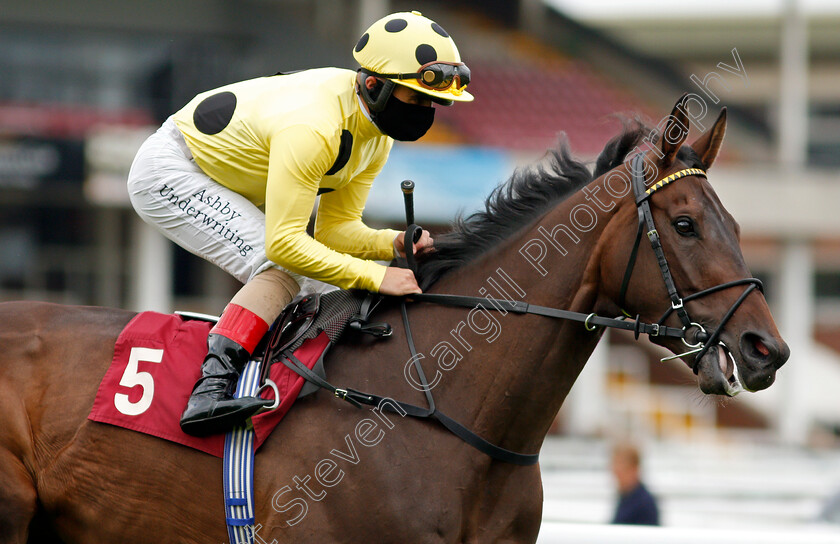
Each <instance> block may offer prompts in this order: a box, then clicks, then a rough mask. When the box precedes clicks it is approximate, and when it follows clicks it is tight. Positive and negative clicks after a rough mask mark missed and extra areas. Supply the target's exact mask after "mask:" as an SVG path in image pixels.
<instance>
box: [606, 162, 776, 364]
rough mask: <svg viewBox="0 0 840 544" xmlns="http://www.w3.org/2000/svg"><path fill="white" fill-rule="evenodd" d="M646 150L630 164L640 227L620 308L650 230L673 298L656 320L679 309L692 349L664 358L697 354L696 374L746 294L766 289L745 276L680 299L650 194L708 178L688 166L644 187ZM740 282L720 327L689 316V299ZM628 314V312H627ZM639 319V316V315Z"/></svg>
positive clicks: (687, 343)
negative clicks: (679, 182) (708, 329)
mask: <svg viewBox="0 0 840 544" xmlns="http://www.w3.org/2000/svg"><path fill="white" fill-rule="evenodd" d="M644 155H645V154H644V153H639V154H638V155H636V156H635V157H633V160H632V161H631V163H630V173H631V175H632V185H633V194H634V195H635V197H636V208H637V211H638V215H639V226H638V230H637V231H636V242H635V244H634V245H633V251H632V252H631V253H630V258H629V260H628V262H627V268H626V269H625V270H624V279H623V281H622V282H621V294H620V295H619V302H618V304H619V308H622V312H623V311H624V310H623V308H624V302H625V298H626V296H627V288H628V286H629V285H630V277H631V276H632V275H633V268H634V267H635V265H636V256H637V254H638V252H639V245H640V242H641V240H642V233H643V232H645V231H646V232H647V237H648V240H649V241H650V247H651V248H652V249H653V253H654V254H655V255H656V261H657V263H658V264H659V271H660V272H661V273H662V279H663V281H664V282H665V289H666V290H667V291H668V297H669V298H670V299H671V307H670V308H669V309H668V310H667V311H666V312H665V313H664V314H662V317H661V318H660V319H659V321H657V323H656V324H657V325H660V326H662V324H663V323H664V322H665V320H666V319H668V317H669V316H670V315H671V314H672V313H674V312H676V314H677V317H678V318H679V320H680V322H681V323H682V325H683V328H682V333H683V334H682V337H681V338H682V341H683V343H684V344H685V345H686V346H687V347H688V348H689V351H686V352H685V353H680V354H679V355H673V356H670V357H665V358H663V359H662V360H663V361H668V360H671V359H678V358H680V357H684V356H686V355H691V354H696V355H695V357H694V364H693V365H692V369H693V370H694V373H695V374H697V371H698V365H699V364H700V359H702V358H703V356H705V355H706V353H708V351H709V349H710V348H711V347H714V346H716V345H717V344H718V342H719V339H720V334H721V332H722V331H723V328H724V326H725V325H726V323H727V322H728V321H729V320H730V319H731V318H732V315H733V314H734V313H735V310H737V309H738V307H739V306H740V305H741V304H742V303H743V302H744V300H746V298H747V296H748V295H749V294H750V293H751V292H752V291H753V290H755V289H758V290H759V291H762V292H763V291H764V286H763V285H762V283H761V280H759V279H758V278H744V279H740V280H734V281H730V282H726V283H721V284H719V285H716V286H714V287H710V288H708V289H704V290H702V291H699V292H697V293H694V294H691V295H688V296H686V297H684V298H681V297H680V296H679V294H678V293H677V288H676V285H675V284H674V278H673V277H672V276H671V270H670V269H669V268H668V260H667V259H666V258H665V251H664V250H663V249H662V243H661V241H660V239H659V232H658V231H657V230H656V225H655V224H654V222H653V213H652V212H651V210H650V197H651V195H653V193H655V192H656V191H658V190H659V189H661V188H663V187H665V186H667V185H668V184H669V183H671V182H673V181H676V180H678V179H680V178H683V177H686V176H702V177H706V172H704V171H703V170H701V169H699V168H686V169H684V170H680V171H679V172H675V173H673V174H671V175H669V176H667V177H665V178H662V179H661V180H659V181H658V182H656V183H654V184H653V185H652V186H651V187H650V188H648V189H646V188H645V169H644V162H645V157H644ZM738 285H746V286H747V288H746V289H745V290H744V292H743V293H741V296H740V297H738V299H737V300H736V301H735V303H734V304H732V306H730V307H729V310H727V312H726V314H724V316H723V318H722V319H721V320H720V323H718V326H717V329H715V331H714V332H713V333H712V334H711V335H710V334H709V333H708V332H706V329H705V328H703V326H702V325H701V324H700V323H698V322H696V321H693V320H692V319H691V317H689V315H688V311H687V310H686V308H685V303H686V302H690V301H692V300H696V299H698V298H701V297H704V296H707V295H711V294H713V293H716V292H718V291H722V290H724V289H728V288H730V287H735V286H738ZM625 313H626V312H625ZM637 319H638V317H637ZM692 328H694V329H697V331H696V333H695V334H694V343H690V342H689V341H688V331H689V330H691V329H692Z"/></svg>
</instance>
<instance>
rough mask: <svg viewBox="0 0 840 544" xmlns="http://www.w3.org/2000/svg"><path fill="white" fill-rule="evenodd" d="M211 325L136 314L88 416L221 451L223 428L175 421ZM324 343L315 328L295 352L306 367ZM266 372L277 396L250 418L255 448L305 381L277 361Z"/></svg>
mask: <svg viewBox="0 0 840 544" xmlns="http://www.w3.org/2000/svg"><path fill="white" fill-rule="evenodd" d="M211 326H212V323H208V322H206V321H197V320H186V319H183V318H181V317H180V316H178V315H170V314H160V313H157V312H142V313H140V314H137V315H136V316H135V317H134V319H132V320H131V321H130V322H129V323H128V325H126V327H125V329H123V331H122V332H121V333H120V336H119V337H118V338H117V343H116V345H115V346H114V358H113V360H112V361H111V365H110V366H109V367H108V370H107V372H105V377H104V378H102V383H100V384H99V390H98V391H97V393H96V399H95V400H94V401H93V409H92V410H91V412H90V415H89V416H88V419H90V420H92V421H99V422H101V423H110V424H111V425H117V426H119V427H124V428H126V429H132V430H134V431H139V432H141V433H146V434H150V435H153V436H157V437H160V438H165V439H166V440H171V441H172V442H177V443H179V444H183V445H185V446H189V447H191V448H195V449H197V450H201V451H203V452H206V453H209V454H211V455H215V456H216V457H222V454H223V449H224V443H225V436H224V434H219V435H216V436H208V437H201V438H199V437H195V436H190V435H188V434H185V433H184V432H182V431H181V427H180V425H179V424H178V422H179V420H180V419H181V413H182V412H183V411H184V408H185V407H186V405H187V399H188V398H189V396H190V393H191V392H192V388H193V385H195V382H196V380H198V378H199V377H201V363H202V362H203V360H204V356H205V355H206V353H207V333H208V332H209V331H210V328H211ZM328 345H329V338H327V335H326V334H325V333H321V334H320V335H318V336H317V337H315V338H312V339H309V340H306V341H305V342H304V343H303V345H301V347H300V348H298V350H296V351H295V356H297V357H298V358H299V359H300V360H301V362H303V364H305V365H306V366H307V367H309V368H312V367H313V366H315V363H316V362H317V361H318V358H319V357H320V356H321V354H322V353H323V352H324V350H325V349H326V348H327V346H328ZM269 375H270V377H271V379H272V380H273V381H274V383H275V384H277V389H278V391H279V392H280V397H281V399H282V400H281V401H280V406H278V408H277V409H276V410H273V411H271V412H265V413H262V414H259V415H257V416H254V417H253V418H252V422H253V425H254V433H255V436H254V438H255V444H254V447H255V448H259V447H260V446H261V445H262V443H263V442H264V441H265V439H266V438H268V435H269V434H271V431H272V430H273V429H274V427H276V426H277V424H278V423H280V420H281V419H283V416H285V415H286V413H287V412H288V411H289V408H291V406H292V404H293V403H294V401H295V399H296V398H297V396H298V394H299V393H300V390H301V388H302V387H303V385H304V381H305V380H304V379H303V378H302V377H300V376H298V375H297V374H296V373H294V372H292V371H291V370H290V369H289V368H288V367H286V365H284V364H282V363H276V364H274V365H272V367H271V371H270V373H269ZM262 397H263V398H265V399H274V392H273V391H272V390H271V389H270V388H266V390H265V391H264V392H263V394H262Z"/></svg>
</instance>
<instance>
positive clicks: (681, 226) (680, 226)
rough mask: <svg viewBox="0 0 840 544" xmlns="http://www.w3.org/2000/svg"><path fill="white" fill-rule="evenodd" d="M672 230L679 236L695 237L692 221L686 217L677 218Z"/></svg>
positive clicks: (695, 232)
mask: <svg viewBox="0 0 840 544" xmlns="http://www.w3.org/2000/svg"><path fill="white" fill-rule="evenodd" d="M674 228H675V229H677V232H678V233H679V234H680V236H697V231H696V230H695V229H694V221H692V220H691V219H689V218H688V217H678V218H677V219H676V221H674Z"/></svg>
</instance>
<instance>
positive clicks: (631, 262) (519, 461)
mask: <svg viewBox="0 0 840 544" xmlns="http://www.w3.org/2000/svg"><path fill="white" fill-rule="evenodd" d="M630 172H631V177H632V186H633V193H634V195H635V200H636V207H637V210H638V216H639V222H638V229H637V232H636V241H635V244H634V245H633V249H632V251H631V253H630V257H629V259H628V262H627V267H626V269H625V273H624V279H623V281H622V285H621V292H620V296H619V308H623V307H624V302H625V297H626V295H627V289H628V286H629V285H630V278H631V277H632V275H633V269H634V268H635V265H636V258H637V256H638V252H639V247H640V246H641V239H642V234H643V233H646V234H647V238H648V240H649V241H650V245H651V248H652V249H653V252H654V254H655V255H656V261H657V263H658V264H659V270H660V272H661V274H662V279H663V281H664V282H665V288H666V290H667V291H668V297H669V298H670V301H671V307H670V308H668V310H666V311H665V313H663V314H662V317H661V318H660V319H659V321H657V322H656V323H644V322H642V321H641V319H640V317H639V316H638V315H637V316H636V318H635V320H631V319H629V317H630V316H629V315H627V314H626V312H625V316H624V317H620V318H610V317H601V316H598V315H596V314H594V313H591V314H584V313H581V312H573V311H569V310H560V309H557V308H549V307H546V306H537V305H534V304H529V303H527V302H523V301H514V300H506V299H495V298H488V297H472V296H466V295H448V294H437V293H421V294H415V295H410V296H408V297H405V298H403V299H402V300H401V301H400V306H401V312H402V317H403V325H404V327H405V334H406V341H407V343H408V347H409V351H410V352H411V361H412V362H413V364H414V367H415V370H416V373H417V377H418V379H419V382H420V385H421V386H422V390H423V393H424V394H425V397H426V402H427V404H428V407H427V408H426V407H421V406H415V405H412V404H408V403H405V402H401V401H396V400H394V399H390V398H387V397H381V396H379V395H375V394H373V393H364V392H361V391H357V390H355V389H351V388H343V389H342V388H337V387H335V386H333V385H332V384H330V383H329V382H327V381H326V380H324V379H322V378H321V377H320V376H317V375H315V374H314V373H313V372H311V371H310V370H309V369H308V368H306V366H305V365H303V363H301V362H300V361H298V360H297V359H296V358H295V357H294V356H293V355H288V356H287V357H288V359H289V363H291V364H289V363H287V364H288V365H289V367H290V368H291V369H292V370H295V371H296V372H298V373H299V374H300V375H301V376H304V377H305V378H306V379H307V380H309V381H311V382H313V383H315V384H317V385H319V386H320V387H323V388H326V389H328V390H330V391H332V392H333V394H335V396H336V397H338V398H340V399H343V400H346V401H347V402H350V403H352V404H353V405H355V406H357V407H358V406H360V405H362V404H366V405H369V406H380V407H383V408H384V409H388V410H390V411H398V412H400V413H401V414H402V415H409V416H412V417H416V418H420V419H431V420H435V421H437V422H438V423H440V424H441V425H442V426H443V427H445V428H446V429H447V430H448V431H450V432H451V433H453V434H455V435H456V436H458V437H459V438H460V439H462V440H464V441H465V442H466V443H468V444H469V445H470V446H472V447H474V448H476V449H477V450H479V451H481V452H482V453H485V454H486V455H488V456H490V457H491V458H493V459H495V460H497V461H503V462H506V463H512V464H516V465H524V466H527V465H533V464H535V463H537V462H538V460H539V454H536V453H534V454H524V453H517V452H513V451H510V450H507V449H505V448H502V447H500V446H496V445H494V444H492V443H490V442H488V441H487V440H485V439H483V438H481V437H480V436H478V435H477V434H475V433H474V432H472V431H471V430H469V429H467V428H466V427H465V426H464V425H462V424H460V423H458V422H457V421H455V420H453V419H452V418H450V417H448V416H446V415H445V414H444V413H442V412H441V411H440V410H439V409H438V408H437V406H436V404H435V400H434V397H433V396H432V387H431V386H430V385H429V383H428V380H427V379H426V376H425V373H424V372H423V367H422V366H421V365H420V360H421V359H422V357H419V356H418V352H417V349H416V347H415V345H414V340H413V338H412V334H411V325H410V323H409V319H408V311H407V305H406V303H407V302H408V301H411V300H413V301H417V302H431V303H435V304H442V305H446V306H457V307H462V308H470V309H472V308H476V307H478V306H479V305H480V306H481V307H482V308H484V309H486V310H496V311H503V312H512V313H518V314H535V315H542V316H546V317H552V318H558V319H567V320H571V321H578V322H581V323H583V325H584V327H585V328H586V330H588V331H594V330H596V329H597V328H598V327H610V328H616V329H624V330H631V331H633V333H634V336H635V337H636V339H638V338H639V335H640V334H647V335H648V336H664V337H670V338H679V339H681V340H682V341H683V343H684V344H685V345H686V346H687V347H688V348H689V351H686V352H685V353H681V354H679V355H673V356H670V357H666V358H664V359H662V360H663V361H666V360H670V359H676V358H680V357H684V356H686V355H692V354H695V358H694V364H693V365H692V368H693V370H694V373H695V374H696V373H697V371H698V365H699V362H700V360H701V359H702V358H703V356H704V355H705V354H706V353H707V352H708V351H709V349H710V348H712V347H715V346H717V345H718V343H719V342H720V335H721V333H722V331H723V329H724V327H725V326H726V324H727V323H728V322H729V320H730V319H731V318H732V316H733V315H734V313H735V311H736V310H737V309H738V308H739V307H740V306H741V304H742V303H743V302H744V300H746V298H747V296H749V294H750V293H751V292H752V291H754V290H755V289H758V290H759V291H763V286H762V284H761V281H759V280H758V279H757V278H743V279H739V280H734V281H730V282H726V283H722V284H719V285H716V286H714V287H710V288H708V289H704V290H702V291H699V292H697V293H693V294H691V295H687V296H685V297H680V295H679V293H678V292H677V288H676V285H675V284H674V279H673V277H672V276H671V271H670V268H669V267H668V261H667V259H666V258H665V252H664V250H663V249H662V243H661V242H660V238H659V232H658V231H657V230H656V225H655V223H654V221H653V213H652V212H651V209H650V201H649V200H650V197H651V195H652V194H653V193H654V192H656V191H657V190H659V189H661V188H663V187H665V186H667V185H668V184H670V183H672V182H674V181H676V180H678V179H680V178H683V177H688V176H702V177H706V172H704V171H703V170H701V169H699V168H686V169H684V170H680V171H678V172H675V173H673V174H671V175H669V176H667V177H664V178H662V179H660V180H659V181H657V182H656V183H654V184H652V185H651V187H650V188H645V187H646V184H645V175H644V153H640V154H638V155H636V156H635V157H633V159H632V161H631V163H630ZM421 232H422V229H421V228H420V227H419V226H417V225H415V224H411V225H409V227H408V229H406V231H405V238H404V244H405V246H404V247H406V248H411V247H412V244H413V240H417V239H418V238H419V236H418V235H419V234H420V233H421ZM406 261H407V265H408V267H409V268H410V269H411V270H413V271H414V272H416V271H417V263H416V261H415V259H414V255H413V253H412V252H411V250H410V249H409V250H408V251H406ZM738 285H746V286H747V288H746V289H744V292H743V293H741V295H740V296H739V297H738V299H737V300H736V301H735V302H734V303H733V304H732V306H730V307H729V310H727V312H726V313H725V314H724V316H723V318H722V319H721V320H720V322H719V323H718V326H717V328H716V329H715V330H714V332H712V333H711V334H709V333H708V332H707V331H706V329H705V328H704V327H703V326H702V325H701V324H700V323H698V322H696V321H692V319H691V317H690V316H689V314H688V310H687V309H686V307H685V303H687V302H691V301H692V300H696V299H698V298H701V297H704V296H708V295H711V294H713V293H717V292H718V291H722V290H724V289H728V288H730V287H736V286H738ZM369 296H371V297H377V296H376V295H373V294H371V295H369ZM377 300H378V298H377ZM375 306H376V304H375V303H374V304H371V305H368V310H367V311H366V312H365V313H366V314H367V313H368V312H369V311H370V310H372V308H373V307H375ZM622 311H624V310H623V309H622ZM672 313H676V314H677V317H678V318H679V320H680V322H681V323H682V328H679V327H673V326H668V325H665V321H666V320H667V319H668V317H670V315H671V314H672ZM361 317H362V318H363V321H366V320H367V317H368V316H367V315H364V316H361ZM692 329H696V331H695V332H694V334H693V338H692V340H693V343H691V342H689V340H688V333H689V331H691V330H692ZM284 362H286V361H285V360H284ZM389 405H390V406H389Z"/></svg>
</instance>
